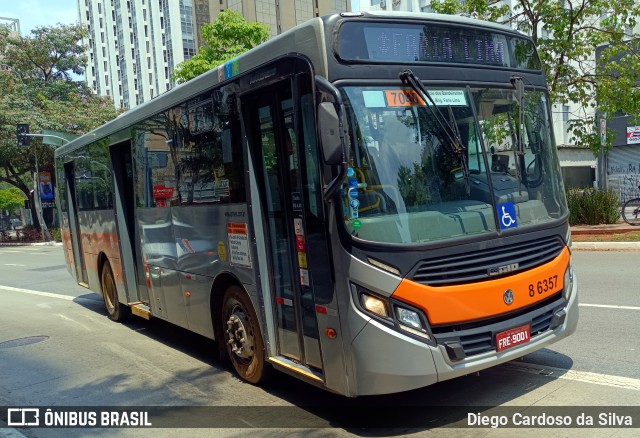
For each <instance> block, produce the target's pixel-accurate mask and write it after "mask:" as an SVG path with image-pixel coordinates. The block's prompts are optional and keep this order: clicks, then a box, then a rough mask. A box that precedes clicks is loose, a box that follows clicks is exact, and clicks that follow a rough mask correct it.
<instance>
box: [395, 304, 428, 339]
mask: <svg viewBox="0 0 640 438" xmlns="http://www.w3.org/2000/svg"><path fill="white" fill-rule="evenodd" d="M395 310H396V319H397V320H398V326H399V327H400V329H401V330H404V331H405V332H409V333H411V334H413V335H416V336H420V337H421V338H425V339H428V340H431V336H429V334H428V332H427V329H426V327H425V326H424V325H423V323H422V318H421V317H420V314H419V313H418V312H417V311H415V310H411V309H406V308H404V307H400V306H396V308H395Z"/></svg>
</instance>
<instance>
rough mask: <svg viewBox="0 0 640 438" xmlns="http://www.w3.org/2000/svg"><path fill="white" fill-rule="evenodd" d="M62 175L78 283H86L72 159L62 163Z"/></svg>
mask: <svg viewBox="0 0 640 438" xmlns="http://www.w3.org/2000/svg"><path fill="white" fill-rule="evenodd" d="M64 177H65V180H66V181H67V184H66V186H67V188H66V190H67V199H68V203H67V215H68V218H67V219H68V220H69V234H70V235H71V248H72V251H73V261H74V267H75V271H76V281H77V282H78V284H82V285H85V286H86V285H87V284H88V281H89V280H88V278H87V267H86V264H85V261H84V252H83V251H82V239H81V236H80V223H79V221H78V201H77V198H76V175H75V171H74V165H73V161H70V162H68V163H65V164H64Z"/></svg>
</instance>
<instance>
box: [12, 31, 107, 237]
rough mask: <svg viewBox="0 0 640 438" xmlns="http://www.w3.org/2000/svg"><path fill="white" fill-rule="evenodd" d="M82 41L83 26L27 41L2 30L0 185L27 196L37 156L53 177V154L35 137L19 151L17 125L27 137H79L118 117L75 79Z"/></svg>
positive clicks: (102, 99) (81, 62)
mask: <svg viewBox="0 0 640 438" xmlns="http://www.w3.org/2000/svg"><path fill="white" fill-rule="evenodd" d="M86 36H87V31H86V29H85V28H84V27H83V26H81V25H73V26H68V25H62V24H58V25H57V26H55V27H39V28H36V29H34V30H32V31H31V36H26V37H21V36H14V35H11V34H10V33H9V32H8V30H7V29H5V28H2V27H0V55H1V56H0V59H1V61H0V181H4V182H6V183H8V184H10V185H12V186H14V187H16V188H18V189H19V190H20V191H22V193H24V195H25V196H27V197H29V195H30V191H31V188H32V187H33V184H34V182H33V172H34V171H35V160H36V157H37V160H38V165H39V169H40V170H46V171H49V172H51V174H52V175H54V174H55V172H54V168H53V149H52V148H51V146H48V145H44V144H43V143H42V139H40V138H37V137H31V138H30V140H31V146H29V147H28V149H24V148H22V147H18V146H17V139H16V124H17V123H28V124H29V126H30V132H31V133H39V132H41V131H42V130H43V129H47V130H53V131H60V132H69V133H74V134H83V133H85V132H87V131H89V130H91V129H93V128H95V127H97V126H99V125H101V124H103V123H105V122H107V121H109V120H111V119H113V118H115V117H116V116H117V114H118V113H117V111H116V110H115V108H114V106H113V102H112V101H111V100H110V99H109V98H105V97H100V96H96V95H95V94H93V93H92V92H91V91H90V90H89V89H88V88H87V86H86V85H85V84H84V83H83V82H80V81H76V80H74V74H75V75H77V74H79V73H82V71H83V65H84V64H85V63H86V57H85V56H84V54H83V53H84V49H85V48H84V46H82V44H81V41H82V38H84V37H86ZM31 204H32V206H31V213H32V218H33V220H34V225H35V226H36V227H38V228H39V227H40V223H39V220H38V217H37V215H36V211H35V206H34V203H31Z"/></svg>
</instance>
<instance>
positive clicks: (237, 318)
mask: <svg viewBox="0 0 640 438" xmlns="http://www.w3.org/2000/svg"><path fill="white" fill-rule="evenodd" d="M247 327H249V323H248V321H247V317H246V315H245V314H244V312H242V311H238V310H236V311H235V312H233V313H232V314H231V316H229V319H228V320H227V343H228V344H229V346H230V347H231V351H233V353H234V354H235V355H236V356H238V357H240V358H242V359H249V358H251V357H252V356H253V338H252V337H251V334H250V333H249V332H248V330H247Z"/></svg>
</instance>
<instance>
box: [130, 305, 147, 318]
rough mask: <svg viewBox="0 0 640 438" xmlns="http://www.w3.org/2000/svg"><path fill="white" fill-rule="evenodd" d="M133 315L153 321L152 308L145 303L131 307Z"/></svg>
mask: <svg viewBox="0 0 640 438" xmlns="http://www.w3.org/2000/svg"><path fill="white" fill-rule="evenodd" d="M131 313H133V314H134V315H136V316H139V317H141V318H144V319H151V307H149V306H147V305H146V304H143V303H138V304H133V305H131Z"/></svg>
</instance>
